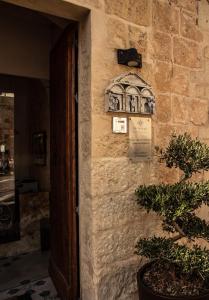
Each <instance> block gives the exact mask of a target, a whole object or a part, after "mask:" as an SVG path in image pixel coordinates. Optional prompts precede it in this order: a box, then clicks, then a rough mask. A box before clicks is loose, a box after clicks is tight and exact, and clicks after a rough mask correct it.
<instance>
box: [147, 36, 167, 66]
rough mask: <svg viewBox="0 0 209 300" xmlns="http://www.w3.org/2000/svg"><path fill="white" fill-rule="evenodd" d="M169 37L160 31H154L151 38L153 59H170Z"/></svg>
mask: <svg viewBox="0 0 209 300" xmlns="http://www.w3.org/2000/svg"><path fill="white" fill-rule="evenodd" d="M171 50H172V45H171V37H170V36H169V35H168V34H165V33H162V32H154V34H153V38H152V53H151V56H152V58H154V59H159V60H163V61H168V62H169V61H171Z"/></svg>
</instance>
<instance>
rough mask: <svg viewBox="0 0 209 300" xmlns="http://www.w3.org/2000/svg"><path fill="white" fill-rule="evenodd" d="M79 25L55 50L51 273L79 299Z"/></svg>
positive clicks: (64, 292) (62, 291)
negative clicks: (76, 67)
mask: <svg viewBox="0 0 209 300" xmlns="http://www.w3.org/2000/svg"><path fill="white" fill-rule="evenodd" d="M75 38H76V26H70V27H69V28H67V29H66V30H65V32H64V33H63V35H62V37H61V38H60V39H59V41H58V42H57V44H56V45H55V47H54V49H53V50H52V52H51V61H50V76H51V78H50V111H51V114H50V115H51V120H50V123H51V129H50V130H51V134H50V135H51V203H50V221H51V222H50V223H51V259H50V267H49V271H50V275H51V278H52V280H53V282H54V284H55V286H56V288H57V291H58V293H59V295H60V296H61V299H63V300H69V299H70V300H74V299H77V289H78V288H77V287H78V283H77V272H78V267H77V266H78V265H77V247H76V245H77V240H76V239H77V232H76V205H77V203H76V199H77V195H76V151H77V150H76V112H75V110H76V109H75V97H74V95H75V64H76V61H75V47H74V45H75Z"/></svg>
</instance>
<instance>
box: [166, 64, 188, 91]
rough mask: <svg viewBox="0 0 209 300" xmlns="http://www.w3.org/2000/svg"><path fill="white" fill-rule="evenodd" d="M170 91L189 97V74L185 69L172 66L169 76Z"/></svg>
mask: <svg viewBox="0 0 209 300" xmlns="http://www.w3.org/2000/svg"><path fill="white" fill-rule="evenodd" d="M171 91H172V92H173V93H175V94H181V95H184V96H189V94H190V73H189V71H188V70H186V69H185V68H182V67H179V66H173V69H172V75H171Z"/></svg>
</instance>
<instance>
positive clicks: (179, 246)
mask: <svg viewBox="0 0 209 300" xmlns="http://www.w3.org/2000/svg"><path fill="white" fill-rule="evenodd" d="M160 158H161V160H162V161H164V162H165V163H166V166H167V167H168V168H179V169H180V170H181V171H182V174H183V175H182V177H181V180H180V181H179V182H177V183H175V184H173V185H171V184H159V185H149V186H145V185H141V186H139V187H138V188H137V190H136V195H137V202H138V204H139V205H140V206H141V207H143V208H145V209H146V210H147V211H148V212H149V211H154V212H155V213H156V214H158V215H160V216H161V217H162V228H163V230H164V231H166V232H168V233H169V234H167V235H166V237H157V236H153V237H151V238H141V239H139V241H138V243H137V245H136V253H137V254H138V255H140V256H144V257H146V258H148V259H149V260H150V261H149V262H148V263H147V264H145V265H144V266H143V267H142V268H141V269H140V270H139V271H138V273H137V282H138V288H139V299H140V300H154V299H155V300H161V299H164V300H165V299H171V300H175V299H178V300H180V299H184V300H185V299H194V300H195V299H196V300H203V299H204V300H206V299H207V300H209V250H208V249H207V248H206V247H201V246H199V243H198V241H199V239H204V240H206V241H207V242H209V224H207V222H206V220H204V219H201V218H200V217H198V215H197V213H196V212H197V209H198V208H200V207H201V206H202V204H204V205H208V206H209V181H206V182H199V183H197V182H192V180H189V179H190V178H191V177H192V175H193V174H195V173H200V172H204V171H207V170H208V169H209V147H208V146H207V145H206V144H204V143H201V142H200V141H199V140H198V139H192V138H191V136H190V135H188V134H186V133H185V134H183V135H178V136H176V135H172V137H171V140H170V142H169V145H168V147H167V148H166V149H165V150H164V151H163V150H161V151H160ZM153 231H154V228H153ZM182 238H184V239H183V240H184V243H182V242H181V241H182ZM185 240H186V243H185Z"/></svg>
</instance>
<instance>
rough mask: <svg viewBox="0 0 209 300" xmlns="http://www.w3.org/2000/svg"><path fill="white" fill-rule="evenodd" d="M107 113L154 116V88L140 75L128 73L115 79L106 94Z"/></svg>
mask: <svg viewBox="0 0 209 300" xmlns="http://www.w3.org/2000/svg"><path fill="white" fill-rule="evenodd" d="M105 97H106V111H108V112H126V113H133V114H134V113H135V114H146V115H147V114H153V113H154V111H155V97H154V94H153V92H152V88H151V86H150V85H148V84H147V83H146V82H145V81H144V80H143V79H142V78H141V77H140V76H139V75H137V74H135V73H128V74H125V75H121V76H119V77H117V78H115V79H114V80H113V81H112V83H111V84H110V85H109V86H108V88H107V89H106V92H105Z"/></svg>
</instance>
